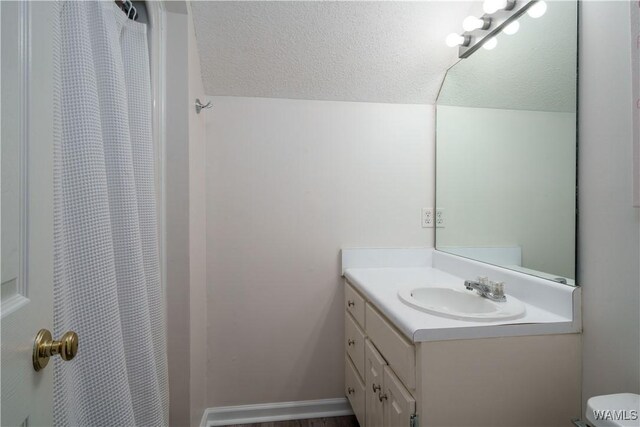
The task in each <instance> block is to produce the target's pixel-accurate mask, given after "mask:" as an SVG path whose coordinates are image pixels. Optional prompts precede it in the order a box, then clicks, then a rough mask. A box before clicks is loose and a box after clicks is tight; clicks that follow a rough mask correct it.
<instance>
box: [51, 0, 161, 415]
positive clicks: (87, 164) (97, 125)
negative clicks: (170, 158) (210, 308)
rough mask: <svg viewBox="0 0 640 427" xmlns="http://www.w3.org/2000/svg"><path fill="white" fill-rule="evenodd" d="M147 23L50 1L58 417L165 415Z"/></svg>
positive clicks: (102, 8) (106, 8) (103, 5)
mask: <svg viewBox="0 0 640 427" xmlns="http://www.w3.org/2000/svg"><path fill="white" fill-rule="evenodd" d="M146 30H147V29H146V25H144V24H141V23H137V22H133V21H131V20H128V19H127V18H126V15H125V14H124V13H123V12H122V11H121V10H120V9H119V8H118V7H117V6H116V4H115V3H114V2H93V1H90V2H75V1H74V2H62V3H60V27H59V31H60V34H59V36H60V37H59V42H60V46H59V50H58V52H59V55H58V60H59V63H58V64H57V65H58V73H57V74H58V75H59V78H58V79H57V81H58V86H57V91H56V92H57V93H58V99H57V105H58V106H59V111H58V112H57V116H58V118H59V123H58V126H59V130H60V135H59V139H58V141H57V144H56V149H55V161H56V164H55V170H54V172H55V176H54V186H55V192H54V195H55V214H54V230H55V234H54V239H55V245H54V249H55V253H54V261H55V262H54V273H55V277H54V305H55V307H54V312H55V315H54V330H55V335H56V336H60V335H61V334H62V333H63V332H65V331H67V330H74V331H76V332H77V333H78V336H79V350H78V355H77V356H76V358H75V359H73V360H72V361H70V362H59V361H57V362H56V366H55V373H54V375H55V380H54V384H55V385H54V387H55V390H54V423H55V425H58V426H67V425H68V426H72V425H73V426H76V425H78V426H93V425H109V426H134V425H137V426H161V425H167V424H168V386H167V362H166V337H165V319H164V303H163V292H162V288H161V283H160V267H159V254H158V237H157V236H158V230H157V218H156V200H155V185H154V184H155V180H154V154H153V148H154V147H153V142H152V132H151V88H150V77H149V75H150V71H149V53H148V48H147V31H146Z"/></svg>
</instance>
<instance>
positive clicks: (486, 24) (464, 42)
mask: <svg viewBox="0 0 640 427" xmlns="http://www.w3.org/2000/svg"><path fill="white" fill-rule="evenodd" d="M482 8H483V9H484V11H485V14H484V15H483V16H481V17H480V18H476V17H475V16H467V17H466V18H465V19H464V21H463V22H462V28H464V31H465V32H464V33H463V34H455V33H454V34H449V35H448V36H447V38H446V40H445V42H446V44H447V46H450V47H456V46H457V47H458V57H459V58H466V57H468V56H469V55H471V54H472V53H473V52H475V51H476V50H478V49H480V47H481V46H485V48H486V49H488V50H491V49H494V48H495V47H496V45H497V44H498V40H497V39H496V36H497V35H498V33H500V32H501V31H503V32H504V33H505V34H509V35H511V34H515V33H517V32H518V30H519V29H520V23H519V22H518V21H517V20H518V18H519V17H520V16H522V15H523V14H525V13H528V14H529V15H530V16H531V17H532V18H539V17H541V16H542V15H544V13H545V12H546V11H547V4H546V3H545V2H544V1H543V0H517V1H516V0H485V1H484V3H483V5H482Z"/></svg>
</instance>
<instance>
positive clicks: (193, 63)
mask: <svg viewBox="0 0 640 427" xmlns="http://www.w3.org/2000/svg"><path fill="white" fill-rule="evenodd" d="M190 6H191V5H190V4H189V29H188V31H189V34H188V38H189V40H188V48H189V49H188V57H189V100H188V104H189V107H188V111H189V268H190V271H189V272H190V275H189V280H190V289H189V301H190V313H189V314H190V318H189V334H190V340H189V345H190V353H189V356H190V361H191V363H190V369H191V370H190V375H189V386H190V393H189V396H190V420H191V425H192V426H196V425H199V423H200V420H201V418H202V413H203V411H204V409H205V408H206V407H207V401H206V400H207V382H206V372H207V264H206V263H207V260H206V252H207V240H206V232H205V230H206V228H207V218H206V208H207V205H206V200H207V190H206V182H207V178H206V161H205V160H206V156H205V147H206V139H205V114H196V111H195V108H194V107H193V102H194V100H195V99H196V98H200V99H201V100H203V101H204V99H205V96H204V88H203V85H202V77H201V73H200V56H199V55H198V46H197V43H196V37H195V31H194V28H193V15H192V13H191V7H190ZM204 102H206V101H204Z"/></svg>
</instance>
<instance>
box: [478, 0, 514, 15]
mask: <svg viewBox="0 0 640 427" xmlns="http://www.w3.org/2000/svg"><path fill="white" fill-rule="evenodd" d="M515 5H516V1H515V0H484V3H483V4H482V9H483V10H484V13H488V14H492V13H496V12H497V11H499V10H501V9H504V10H511V9H513V7H514V6H515Z"/></svg>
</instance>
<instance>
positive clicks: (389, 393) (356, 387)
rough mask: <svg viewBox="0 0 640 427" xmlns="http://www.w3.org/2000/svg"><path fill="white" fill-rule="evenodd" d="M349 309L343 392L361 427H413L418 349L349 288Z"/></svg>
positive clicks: (348, 286) (347, 307)
mask: <svg viewBox="0 0 640 427" xmlns="http://www.w3.org/2000/svg"><path fill="white" fill-rule="evenodd" d="M345 309H346V313H345V349H346V353H347V354H346V358H345V394H346V396H347V398H348V399H349V402H350V403H351V407H352V409H353V412H354V414H355V415H356V418H357V419H358V422H359V423H360V426H361V427H365V426H367V427H383V426H409V425H410V423H412V421H413V420H414V416H415V411H416V409H415V404H416V401H415V398H414V397H413V395H412V394H411V392H409V390H408V388H407V387H413V388H415V347H414V346H413V344H412V343H411V342H409V341H408V340H407V339H406V338H404V337H403V336H402V335H401V334H400V333H399V332H398V331H396V330H395V328H394V327H393V326H392V325H391V324H390V323H389V322H388V321H387V320H386V319H384V317H383V316H382V315H381V314H380V313H378V312H377V311H376V309H375V308H374V307H373V306H372V305H371V304H370V303H368V302H365V299H364V297H362V296H361V295H360V294H359V293H358V292H357V291H356V290H355V289H354V288H353V287H352V286H351V285H348V284H347V285H346V287H345ZM383 354H384V356H383ZM394 369H395V371H394ZM398 373H400V374H399V375H398Z"/></svg>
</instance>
